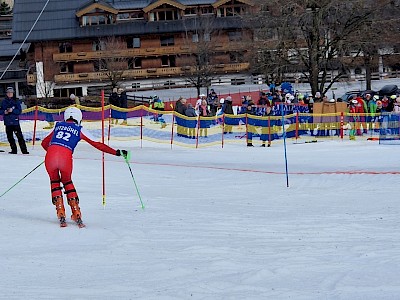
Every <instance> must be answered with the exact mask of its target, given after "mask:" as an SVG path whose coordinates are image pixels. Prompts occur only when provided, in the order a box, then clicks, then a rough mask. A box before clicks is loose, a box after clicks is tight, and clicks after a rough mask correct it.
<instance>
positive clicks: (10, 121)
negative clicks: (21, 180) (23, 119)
mask: <svg viewBox="0 0 400 300" xmlns="http://www.w3.org/2000/svg"><path fill="white" fill-rule="evenodd" d="M21 112H22V109H21V102H20V101H19V99H17V98H15V97H14V88H13V87H8V88H7V90H6V97H5V98H4V100H3V101H2V102H1V108H0V114H1V115H3V119H4V125H5V127H6V134H7V140H8V142H9V143H10V147H11V151H10V152H9V153H10V154H17V145H16V143H15V139H14V134H15V136H16V137H17V139H18V144H19V148H20V149H21V152H22V153H23V154H29V152H28V150H27V148H26V143H25V140H24V136H23V135H22V131H21V126H20V124H19V115H20V114H21Z"/></svg>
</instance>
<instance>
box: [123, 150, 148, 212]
mask: <svg viewBox="0 0 400 300" xmlns="http://www.w3.org/2000/svg"><path fill="white" fill-rule="evenodd" d="M129 157H130V152H128V155H126V156H124V159H125V162H126V164H127V165H128V168H129V171H130V172H131V176H132V180H133V183H134V184H135V188H136V192H137V194H138V196H139V200H140V204H141V205H142V209H144V204H143V201H142V197H141V196H140V193H139V189H138V187H137V184H136V180H135V176H133V172H132V168H131V165H130V164H129Z"/></svg>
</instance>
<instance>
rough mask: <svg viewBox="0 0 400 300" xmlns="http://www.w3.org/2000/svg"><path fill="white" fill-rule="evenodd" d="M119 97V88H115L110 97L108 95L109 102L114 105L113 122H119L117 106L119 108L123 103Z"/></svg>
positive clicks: (112, 110) (112, 109) (112, 111)
mask: <svg viewBox="0 0 400 300" xmlns="http://www.w3.org/2000/svg"><path fill="white" fill-rule="evenodd" d="M119 100H120V99H119V97H118V93H117V88H114V89H113V91H112V93H111V95H110V97H108V103H109V104H110V105H112V106H114V107H111V124H114V122H115V125H117V124H118V111H117V110H116V109H115V108H119V107H120V106H121V105H120V103H119Z"/></svg>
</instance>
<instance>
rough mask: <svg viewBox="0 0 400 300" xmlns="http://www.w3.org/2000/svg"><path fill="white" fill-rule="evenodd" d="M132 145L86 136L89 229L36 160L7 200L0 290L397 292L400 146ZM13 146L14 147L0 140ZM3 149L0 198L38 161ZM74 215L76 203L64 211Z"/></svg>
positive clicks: (290, 295)
mask: <svg viewBox="0 0 400 300" xmlns="http://www.w3.org/2000/svg"><path fill="white" fill-rule="evenodd" d="M111 146H114V147H115V148H121V149H123V148H127V149H131V150H132V153H133V155H132V160H131V166H132V170H133V172H134V175H135V179H136V182H137V184H138V187H139V190H140V192H141V196H142V199H143V201H144V204H145V209H144V210H142V209H141V207H140V202H139V199H138V196H137V194H136V190H135V187H134V184H133V180H132V178H131V176H130V173H129V169H128V167H127V165H126V164H125V162H124V161H123V160H122V159H120V158H118V157H112V156H110V155H106V160H107V161H106V195H107V197H106V206H105V208H104V207H103V206H102V201H101V199H102V188H101V184H102V177H101V153H100V152H99V151H97V150H96V149H94V148H91V147H90V146H89V145H88V144H86V143H84V142H82V143H81V144H80V145H79V146H78V148H77V149H76V151H75V165H74V175H73V179H74V182H75V185H76V188H77V191H78V193H79V196H80V199H81V208H82V214H83V220H84V222H85V223H86V224H87V228H85V229H79V228H78V227H77V226H76V225H75V224H73V223H71V221H69V224H68V225H69V226H68V227H67V228H59V227H58V222H57V219H56V214H55V208H54V206H53V205H52V204H51V200H50V188H49V180H48V177H47V174H46V171H45V169H44V166H41V167H40V168H38V169H37V170H36V171H34V172H33V173H32V174H31V175H29V176H28V177H27V178H25V179H24V180H23V181H22V182H21V183H19V184H18V185H17V186H16V187H15V188H13V189H12V190H11V191H10V192H8V193H7V194H6V195H4V196H3V197H1V198H0V266H1V271H0V291H1V292H0V299H352V300H354V299H363V300H364V299H399V295H400V284H399V275H400V254H399V253H400V221H399V214H400V209H399V208H400V204H399V201H398V195H397V194H398V191H399V179H400V168H399V167H400V161H399V154H398V153H399V150H400V148H399V146H393V145H392V146H382V145H378V144H377V143H376V142H366V141H355V142H350V141H343V142H342V141H329V140H328V141H324V142H318V143H312V144H293V143H292V142H291V141H288V143H287V156H288V170H289V186H290V187H289V188H288V187H286V175H285V163H284V152H283V143H281V142H278V143H275V144H273V146H272V147H271V148H260V147H254V148H246V147H244V146H243V145H227V146H226V147H225V148H224V149H221V148H218V147H213V148H204V149H186V148H180V147H174V148H173V149H172V150H171V149H170V148H169V146H168V145H158V144H154V143H149V142H147V143H144V146H143V148H140V147H139V144H135V143H132V142H130V143H128V142H115V143H113V144H111ZM3 149H4V150H7V151H8V149H5V148H3ZM30 151H31V154H30V155H29V156H22V155H17V156H14V155H9V154H7V152H6V153H0V165H1V168H0V194H1V193H3V192H4V191H5V190H6V189H8V188H9V187H10V186H12V185H13V184H14V183H15V182H16V181H18V180H19V179H21V178H22V177H23V176H24V175H25V174H27V173H28V172H29V171H30V170H32V169H33V168H34V167H35V166H37V165H38V164H39V163H40V162H41V161H43V157H44V151H43V150H42V149H41V148H40V147H39V146H37V147H36V148H35V149H32V150H30ZM67 212H68V213H69V209H67Z"/></svg>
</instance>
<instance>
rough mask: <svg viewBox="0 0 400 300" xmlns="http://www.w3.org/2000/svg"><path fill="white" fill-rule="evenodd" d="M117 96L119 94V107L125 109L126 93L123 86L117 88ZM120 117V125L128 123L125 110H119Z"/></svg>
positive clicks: (126, 106)
mask: <svg viewBox="0 0 400 300" xmlns="http://www.w3.org/2000/svg"><path fill="white" fill-rule="evenodd" d="M118 96H119V104H120V105H121V108H124V109H127V108H128V96H127V95H126V92H125V90H124V89H123V88H119V89H118ZM121 118H122V119H123V121H122V123H121V125H128V120H127V112H126V111H123V112H121Z"/></svg>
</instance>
